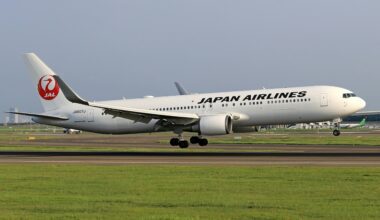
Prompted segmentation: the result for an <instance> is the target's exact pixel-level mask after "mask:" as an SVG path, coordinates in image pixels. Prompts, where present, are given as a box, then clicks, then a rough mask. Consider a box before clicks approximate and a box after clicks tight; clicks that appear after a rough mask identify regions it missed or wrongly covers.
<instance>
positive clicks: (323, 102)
mask: <svg viewBox="0 0 380 220" xmlns="http://www.w3.org/2000/svg"><path fill="white" fill-rule="evenodd" d="M328 105H329V102H328V98H327V93H321V107H327V106H328Z"/></svg>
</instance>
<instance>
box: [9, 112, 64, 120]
mask: <svg viewBox="0 0 380 220" xmlns="http://www.w3.org/2000/svg"><path fill="white" fill-rule="evenodd" d="M5 113H9V114H16V115H26V116H31V117H39V118H46V119H53V120H63V121H65V120H69V118H67V117H63V116H56V115H49V114H36V113H29V112H5Z"/></svg>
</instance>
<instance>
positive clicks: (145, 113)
mask: <svg viewBox="0 0 380 220" xmlns="http://www.w3.org/2000/svg"><path fill="white" fill-rule="evenodd" d="M53 77H54V78H55V79H56V81H57V82H58V84H59V87H60V88H61V90H62V92H63V94H64V95H65V97H66V98H67V99H68V100H69V101H70V102H73V103H77V104H82V105H87V106H92V107H95V108H101V109H103V110H104V113H105V114H110V115H113V116H114V117H122V118H127V119H130V120H134V121H136V122H143V123H148V122H150V121H151V120H152V119H160V120H162V121H163V122H166V123H169V124H173V125H188V124H192V123H194V122H196V121H198V120H199V117H198V115H196V114H189V113H179V112H163V111H154V110H147V109H137V108H128V107H123V106H114V105H107V104H102V103H96V102H88V101H86V100H84V99H82V98H81V97H79V96H78V95H77V94H76V93H75V92H74V91H73V90H72V89H71V88H70V87H69V86H68V85H67V84H66V83H65V82H64V81H63V80H62V79H61V78H60V77H59V76H57V75H54V76H53Z"/></svg>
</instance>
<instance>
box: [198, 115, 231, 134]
mask: <svg viewBox="0 0 380 220" xmlns="http://www.w3.org/2000/svg"><path fill="white" fill-rule="evenodd" d="M192 130H193V131H197V132H199V133H200V134H201V135H223V134H230V133H232V118H231V116H229V115H207V116H203V117H201V119H200V120H199V123H198V124H197V125H195V126H193V127H192Z"/></svg>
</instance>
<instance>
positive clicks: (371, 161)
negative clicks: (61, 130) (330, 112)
mask: <svg viewBox="0 0 380 220" xmlns="http://www.w3.org/2000/svg"><path fill="white" fill-rule="evenodd" d="M0 163H28V164H30V163H53V164H110V165H111V164H120V165H122V164H125V165H128V164H162V165H320V166H380V153H344V152H341V153H287V152H275V153H269V152H254V153H252V152H229V153H185V152H184V153H178V152H167V153H162V152H158V153H153V152H149V153H146V152H133V153H127V152H112V153H110V152H54V153H52V152H38V153H36V152H7V153H4V152H3V153H1V154H0Z"/></svg>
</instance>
